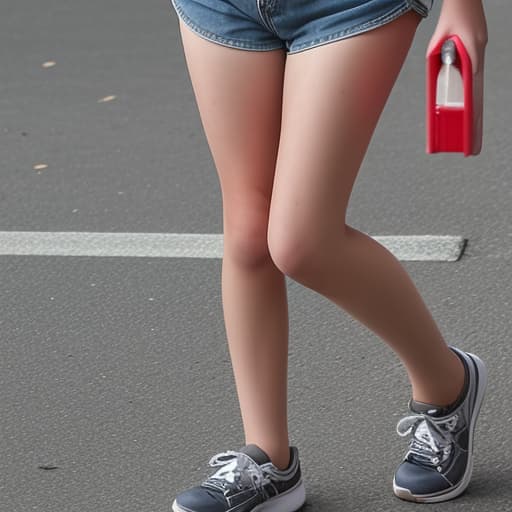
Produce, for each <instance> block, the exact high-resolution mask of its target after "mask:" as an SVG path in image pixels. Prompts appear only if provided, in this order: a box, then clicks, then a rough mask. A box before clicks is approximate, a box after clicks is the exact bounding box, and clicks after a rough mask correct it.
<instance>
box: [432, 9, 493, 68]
mask: <svg viewBox="0 0 512 512" xmlns="http://www.w3.org/2000/svg"><path fill="white" fill-rule="evenodd" d="M451 34H455V35H457V36H459V38H460V39H461V40H462V43H463V44H464V46H465V48H466V50H467V52H468V54H469V57H470V59H471V66H472V70H473V74H478V73H481V72H482V70H483V67H484V56H485V48H486V46H487V39H488V36H487V22H486V19H485V13H484V7H483V5H482V0H443V5H442V7H441V14H440V15H439V20H438V21H437V26H436V29H435V31H434V34H433V35H432V38H431V39H430V43H429V45H428V48H427V52H426V55H428V54H429V53H430V51H431V50H432V48H434V46H435V45H436V44H437V43H438V42H439V41H440V40H444V39H446V37H447V36H449V35H451Z"/></svg>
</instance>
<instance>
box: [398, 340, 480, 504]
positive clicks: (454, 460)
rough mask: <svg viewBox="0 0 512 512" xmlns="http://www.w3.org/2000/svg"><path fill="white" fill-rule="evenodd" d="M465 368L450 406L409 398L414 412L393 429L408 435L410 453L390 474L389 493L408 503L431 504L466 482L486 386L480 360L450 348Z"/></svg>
mask: <svg viewBox="0 0 512 512" xmlns="http://www.w3.org/2000/svg"><path fill="white" fill-rule="evenodd" d="M450 349H451V350H453V351H454V352H455V353H456V354H457V355H458V356H459V357H460V358H461V360H462V361H463V363H464V366H465V375H466V377H465V392H464V391H463V392H462V393H461V397H460V398H459V400H458V401H457V402H456V403H454V405H453V406H451V407H450V408H449V410H443V409H442V408H440V407H438V406H435V405H430V404H424V403H422V402H415V401H414V400H411V401H410V402H409V410H410V411H411V412H413V413H415V414H414V415H412V416H406V417H405V418H402V419H401V420H400V421H399V422H398V424H397V427H396V430H397V432H398V434H399V435H400V436H406V435H407V434H409V433H410V434H412V438H411V440H410V442H409V451H408V452H407V454H406V455H405V457H404V459H403V461H402V463H401V464H400V465H399V467H398V469H397V470H396V472H395V475H394V478H393V492H394V493H395V494H396V496H398V497H399V498H402V499H404V500H407V501H416V502H422V503H435V502H440V501H446V500H449V499H452V498H455V497H456V496H458V495H459V494H461V493H462V492H464V490H465V489H466V487H467V486H468V485H469V481H470V479H471V473H472V470H473V434H474V429H475V423H476V419H477V416H478V413H479V412H480V406H481V405H482V401H483V398H484V394H485V388H486V386H487V370H486V368H485V365H484V363H483V361H482V360H481V359H480V358H478V357H477V356H475V355H474V354H470V353H467V352H463V351H462V350H459V349H457V348H455V347H450Z"/></svg>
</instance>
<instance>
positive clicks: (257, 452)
mask: <svg viewBox="0 0 512 512" xmlns="http://www.w3.org/2000/svg"><path fill="white" fill-rule="evenodd" d="M238 451H239V452H242V453H245V454H246V455H248V456H249V457H250V458H251V459H252V460H253V461H254V462H256V463H257V464H259V465H261V464H265V463H266V462H270V457H269V456H268V455H267V454H266V453H265V452H264V451H263V450H262V449H261V448H260V447H259V446H257V445H255V444H247V445H245V446H243V447H242V448H240V449H239V450H238Z"/></svg>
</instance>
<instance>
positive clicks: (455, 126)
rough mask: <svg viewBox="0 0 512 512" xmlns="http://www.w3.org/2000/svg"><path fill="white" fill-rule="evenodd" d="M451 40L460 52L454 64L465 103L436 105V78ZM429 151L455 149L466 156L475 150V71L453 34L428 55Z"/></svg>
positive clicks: (427, 147)
mask: <svg viewBox="0 0 512 512" xmlns="http://www.w3.org/2000/svg"><path fill="white" fill-rule="evenodd" d="M448 39H452V40H453V42H454V44H455V48H456V51H457V57H456V59H455V63H454V64H453V65H454V66H456V67H457V68H458V70H459V71H460V73H461V75H462V81H463V87H464V106H463V107H450V106H446V105H437V104H436V89H437V77H438V75H439V70H440V69H441V65H442V61H441V47H442V46H443V43H444V42H445V41H446V40H448ZM426 107H427V108H426V114H427V115H426V128H427V146H426V152H427V153H441V152H453V153H464V156H470V155H473V154H477V153H475V152H473V146H474V144H473V142H474V141H473V137H474V133H473V125H474V123H473V74H472V70H471V59H470V57H469V54H468V53H467V51H466V48H465V47H464V45H463V44H462V41H461V40H460V38H459V37H458V36H456V35H450V36H448V37H447V38H445V39H443V40H442V41H439V42H438V44H437V45H436V46H435V47H434V48H433V49H432V50H431V52H430V53H429V54H428V56H427V104H426Z"/></svg>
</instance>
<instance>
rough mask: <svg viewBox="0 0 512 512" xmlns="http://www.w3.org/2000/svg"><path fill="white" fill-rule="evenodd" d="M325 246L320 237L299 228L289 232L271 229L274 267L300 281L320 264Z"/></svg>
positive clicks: (269, 245) (269, 239) (270, 242)
mask: <svg viewBox="0 0 512 512" xmlns="http://www.w3.org/2000/svg"><path fill="white" fill-rule="evenodd" d="M324 245H325V244H323V243H322V242H321V241H320V237H318V236H315V235H314V234H311V233H309V232H306V231H305V230H303V229H301V228H300V227H298V226H297V227H296V228H290V229H288V230H286V229H283V228H270V227H269V232H268V247H269V251H270V255H271V258H272V260H273V262H274V265H275V266H276V267H277V268H278V269H279V270H280V271H281V272H282V273H283V274H286V275H288V276H290V277H291V278H293V279H296V280H299V281H300V280H301V278H302V277H304V276H306V275H308V274H309V273H311V271H313V270H314V268H316V266H317V265H318V264H319V261H320V260H321V253H322V250H323V249H324Z"/></svg>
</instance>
